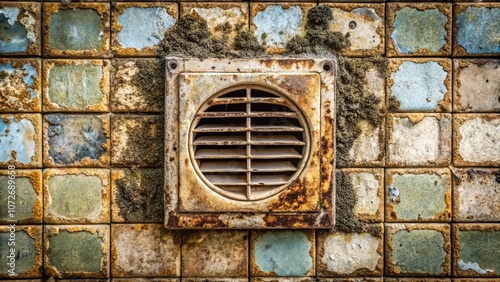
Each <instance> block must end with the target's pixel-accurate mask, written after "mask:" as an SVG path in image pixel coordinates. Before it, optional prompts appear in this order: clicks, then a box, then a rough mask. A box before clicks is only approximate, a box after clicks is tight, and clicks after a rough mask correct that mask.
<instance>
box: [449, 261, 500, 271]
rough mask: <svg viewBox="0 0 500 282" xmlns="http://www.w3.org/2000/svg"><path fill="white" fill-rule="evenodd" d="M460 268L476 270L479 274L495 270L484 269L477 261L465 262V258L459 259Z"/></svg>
mask: <svg viewBox="0 0 500 282" xmlns="http://www.w3.org/2000/svg"><path fill="white" fill-rule="evenodd" d="M458 268H459V269H460V270H463V271H467V270H469V269H470V270H474V271H475V272H477V273H478V274H486V273H488V272H495V270H493V269H482V268H481V267H480V266H479V264H478V263H477V262H464V261H463V260H459V261H458Z"/></svg>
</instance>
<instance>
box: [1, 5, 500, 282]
mask: <svg viewBox="0 0 500 282" xmlns="http://www.w3.org/2000/svg"><path fill="white" fill-rule="evenodd" d="M318 6H319V7H321V8H318ZM499 38H500V4H499V3H497V2H494V1H491V2H490V1H483V2H469V1H458V0H457V1H454V2H451V1H443V2H429V1H418V3H416V2H394V1H386V2H383V1H361V0H360V1H345V2H344V3H340V2H336V1H321V0H320V1H318V2H316V1H311V2H308V1H290V2H266V1H261V2H257V1H256V2H248V1H247V2H243V1H220V2H215V1H209V2H189V1H180V2H179V3H177V2H167V1H159V2H134V1H123V2H119V1H95V2H92V1H81V2H74V3H71V1H63V2H62V3H61V2H57V1H43V2H42V1H33V2H20V1H2V2H0V195H1V197H0V203H1V206H0V224H1V225H0V253H1V260H2V261H1V262H0V277H1V278H2V279H11V278H16V279H24V280H34V281H35V280H36V281H40V280H42V279H48V278H50V277H53V278H55V279H61V278H62V279H95V280H96V281H97V280H99V281H102V280H109V279H112V280H116V281H149V280H154V281H162V282H167V281H169V282H170V281H181V280H182V281H255V282H257V281H382V280H384V279H385V281H416V280H418V281H452V280H453V281H484V282H486V281H499V280H500V224H499V222H500V168H499V166H500V114H499V112H500V67H499V66H500V61H499V60H498V59H497V58H498V56H499V55H500V41H499ZM166 55H169V56H171V55H172V56H191V57H200V58H201V57H221V58H235V57H238V58H256V57H273V56H276V57H282V56H299V57H300V56H301V57H306V58H307V57H328V58H336V60H337V62H338V68H337V70H336V71H337V80H338V81H337V85H336V87H337V97H336V99H337V111H336V119H337V128H336V131H337V135H336V140H337V147H336V158H337V160H336V169H337V175H336V180H337V181H336V187H335V189H336V225H335V226H334V228H333V229H331V230H312V229H311V230H309V229H306V230H295V229H288V230H268V231H264V230H190V231H175V230H167V229H166V228H165V227H164V224H163V221H164V207H163V189H164V181H169V180H168V179H165V180H164V172H163V162H164V149H163V148H164V117H165V116H166V115H169V114H171V113H170V112H169V111H170V110H171V109H170V108H169V106H168V105H167V106H166V105H165V102H164V91H165V86H164V85H165V75H164V62H163V59H162V58H163V56H166ZM12 175H15V181H14V182H11V183H9V180H13V177H12ZM9 176H10V178H9ZM14 186H15V189H13V188H12V187H14ZM10 191H15V196H16V199H15V204H14V205H13V204H12V203H9V202H8V201H9V200H13V199H12V198H9V195H12V192H10ZM9 193H10V194H9ZM12 224H15V230H14V229H13V228H12ZM13 237H15V248H16V249H15V251H14V252H12V251H11V247H12V246H11V245H8V244H9V242H12V240H11V241H9V238H13ZM11 253H14V255H15V260H14V261H15V265H14V267H15V270H12V269H13V267H12V265H9V264H8V262H9V261H10V259H9V257H11V256H12V254H11ZM13 273H15V274H17V275H18V276H16V277H13V276H9V274H13ZM315 279H318V280H315Z"/></svg>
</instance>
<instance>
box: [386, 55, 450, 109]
mask: <svg viewBox="0 0 500 282" xmlns="http://www.w3.org/2000/svg"><path fill="white" fill-rule="evenodd" d="M404 62H414V63H416V64H425V63H428V62H437V63H438V64H439V65H440V66H441V67H443V70H444V71H445V72H446V78H445V80H444V85H445V86H446V92H445V93H444V97H443V99H442V100H441V101H439V102H438V106H437V108H436V109H433V110H432V111H433V112H451V96H452V93H451V84H452V82H451V81H452V79H451V76H452V71H451V69H452V66H451V65H452V64H451V60H450V59H441V58H433V59H426V58H411V59H389V72H388V73H389V75H388V76H387V84H386V93H387V101H386V103H387V104H388V105H389V104H390V98H391V97H393V96H392V87H393V85H394V79H393V78H392V74H393V73H395V72H397V71H399V67H400V66H401V64H403V63H404ZM391 110H393V111H398V112H404V111H403V110H400V109H391ZM408 111H411V112H418V110H408Z"/></svg>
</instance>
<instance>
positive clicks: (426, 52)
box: [387, 3, 452, 57]
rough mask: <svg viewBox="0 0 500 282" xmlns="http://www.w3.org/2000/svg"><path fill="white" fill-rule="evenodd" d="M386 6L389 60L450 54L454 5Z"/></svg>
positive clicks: (396, 4)
mask: <svg viewBox="0 0 500 282" xmlns="http://www.w3.org/2000/svg"><path fill="white" fill-rule="evenodd" d="M387 5H388V14H387V23H388V26H387V44H388V45H387V55H388V56H390V57H392V56H446V55H450V54H451V7H452V5H451V3H391V4H387Z"/></svg>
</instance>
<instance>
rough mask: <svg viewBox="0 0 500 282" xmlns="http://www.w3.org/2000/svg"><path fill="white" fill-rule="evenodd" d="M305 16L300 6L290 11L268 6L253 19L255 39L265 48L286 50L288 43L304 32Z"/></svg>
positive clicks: (276, 6) (291, 8)
mask: <svg viewBox="0 0 500 282" xmlns="http://www.w3.org/2000/svg"><path fill="white" fill-rule="evenodd" d="M303 18H304V15H303V12H302V9H301V8H300V7H298V6H291V7H290V8H288V9H283V7H281V6H278V5H271V6H268V7H267V8H266V9H265V10H263V11H260V12H258V13H257V14H256V15H255V17H254V18H253V23H254V25H255V26H256V30H255V32H254V35H255V37H257V40H258V41H259V43H260V44H261V45H263V46H270V47H278V48H285V47H286V43H287V42H288V41H289V40H290V39H291V38H293V37H294V36H295V35H298V34H300V33H301V32H302V27H301V26H302V21H303Z"/></svg>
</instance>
